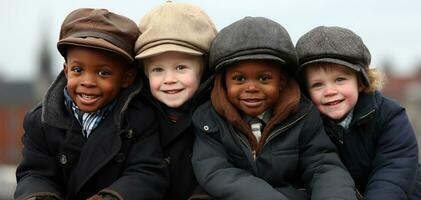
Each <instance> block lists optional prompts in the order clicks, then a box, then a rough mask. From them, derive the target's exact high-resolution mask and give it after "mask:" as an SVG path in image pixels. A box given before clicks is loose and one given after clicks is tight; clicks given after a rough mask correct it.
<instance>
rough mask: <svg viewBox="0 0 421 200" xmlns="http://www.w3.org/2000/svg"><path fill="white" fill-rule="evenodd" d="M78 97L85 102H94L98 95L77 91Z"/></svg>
mask: <svg viewBox="0 0 421 200" xmlns="http://www.w3.org/2000/svg"><path fill="white" fill-rule="evenodd" d="M79 97H80V99H81V101H82V102H83V103H85V104H90V103H94V102H95V101H96V100H98V99H99V95H90V94H85V93H79Z"/></svg>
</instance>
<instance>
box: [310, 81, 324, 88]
mask: <svg viewBox="0 0 421 200" xmlns="http://www.w3.org/2000/svg"><path fill="white" fill-rule="evenodd" d="M322 86H323V84H322V83H320V82H316V83H312V84H310V89H317V88H321V87H322Z"/></svg>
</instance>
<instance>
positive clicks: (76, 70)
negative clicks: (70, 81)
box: [71, 67, 83, 74]
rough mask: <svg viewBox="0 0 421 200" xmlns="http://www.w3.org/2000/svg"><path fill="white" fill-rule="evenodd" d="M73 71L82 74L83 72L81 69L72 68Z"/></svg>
mask: <svg viewBox="0 0 421 200" xmlns="http://www.w3.org/2000/svg"><path fill="white" fill-rule="evenodd" d="M71 71H72V72H75V73H78V74H80V73H82V71H83V70H82V68H81V67H72V69H71Z"/></svg>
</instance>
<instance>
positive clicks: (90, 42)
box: [57, 37, 134, 62]
mask: <svg viewBox="0 0 421 200" xmlns="http://www.w3.org/2000/svg"><path fill="white" fill-rule="evenodd" d="M67 45H73V46H81V47H89V48H95V49H102V50H105V51H111V52H114V53H117V54H119V55H121V56H123V57H124V58H125V59H126V60H127V61H129V62H133V61H134V59H133V57H132V56H131V55H129V54H128V53H126V52H125V51H124V50H123V49H120V48H118V47H117V46H115V45H114V44H112V43H110V42H108V41H106V40H104V39H100V38H94V37H84V38H66V39H63V40H60V41H59V42H58V43H57V48H58V50H59V51H60V53H61V55H63V56H65V52H66V51H65V46H67Z"/></svg>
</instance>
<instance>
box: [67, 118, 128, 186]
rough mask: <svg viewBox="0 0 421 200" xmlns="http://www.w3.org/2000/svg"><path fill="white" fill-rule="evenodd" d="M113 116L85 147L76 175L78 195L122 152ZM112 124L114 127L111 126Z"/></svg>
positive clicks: (106, 120) (94, 133)
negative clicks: (91, 179) (89, 181)
mask: <svg viewBox="0 0 421 200" xmlns="http://www.w3.org/2000/svg"><path fill="white" fill-rule="evenodd" d="M110 114H111V113H110ZM111 116H112V115H109V116H108V117H106V118H105V119H104V121H103V122H101V124H100V125H99V126H98V127H97V129H95V130H94V132H93V133H92V134H91V136H89V138H88V140H87V141H86V143H85V145H84V146H83V149H82V152H81V154H80V159H79V162H78V165H77V166H76V169H75V174H74V175H75V180H76V181H75V182H76V184H75V185H76V187H77V188H76V193H77V192H78V191H80V189H81V188H82V187H83V186H84V185H85V184H86V182H87V181H88V180H89V179H90V178H92V176H93V175H94V174H95V173H96V172H97V171H98V170H99V169H101V168H102V167H104V165H105V164H107V163H108V162H109V161H110V160H111V159H112V158H113V157H114V156H115V155H116V154H117V153H118V151H119V150H120V147H121V140H120V136H119V135H118V134H117V131H116V129H115V127H114V126H113V125H114V121H113V117H111ZM110 124H113V125H112V126H110Z"/></svg>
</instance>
